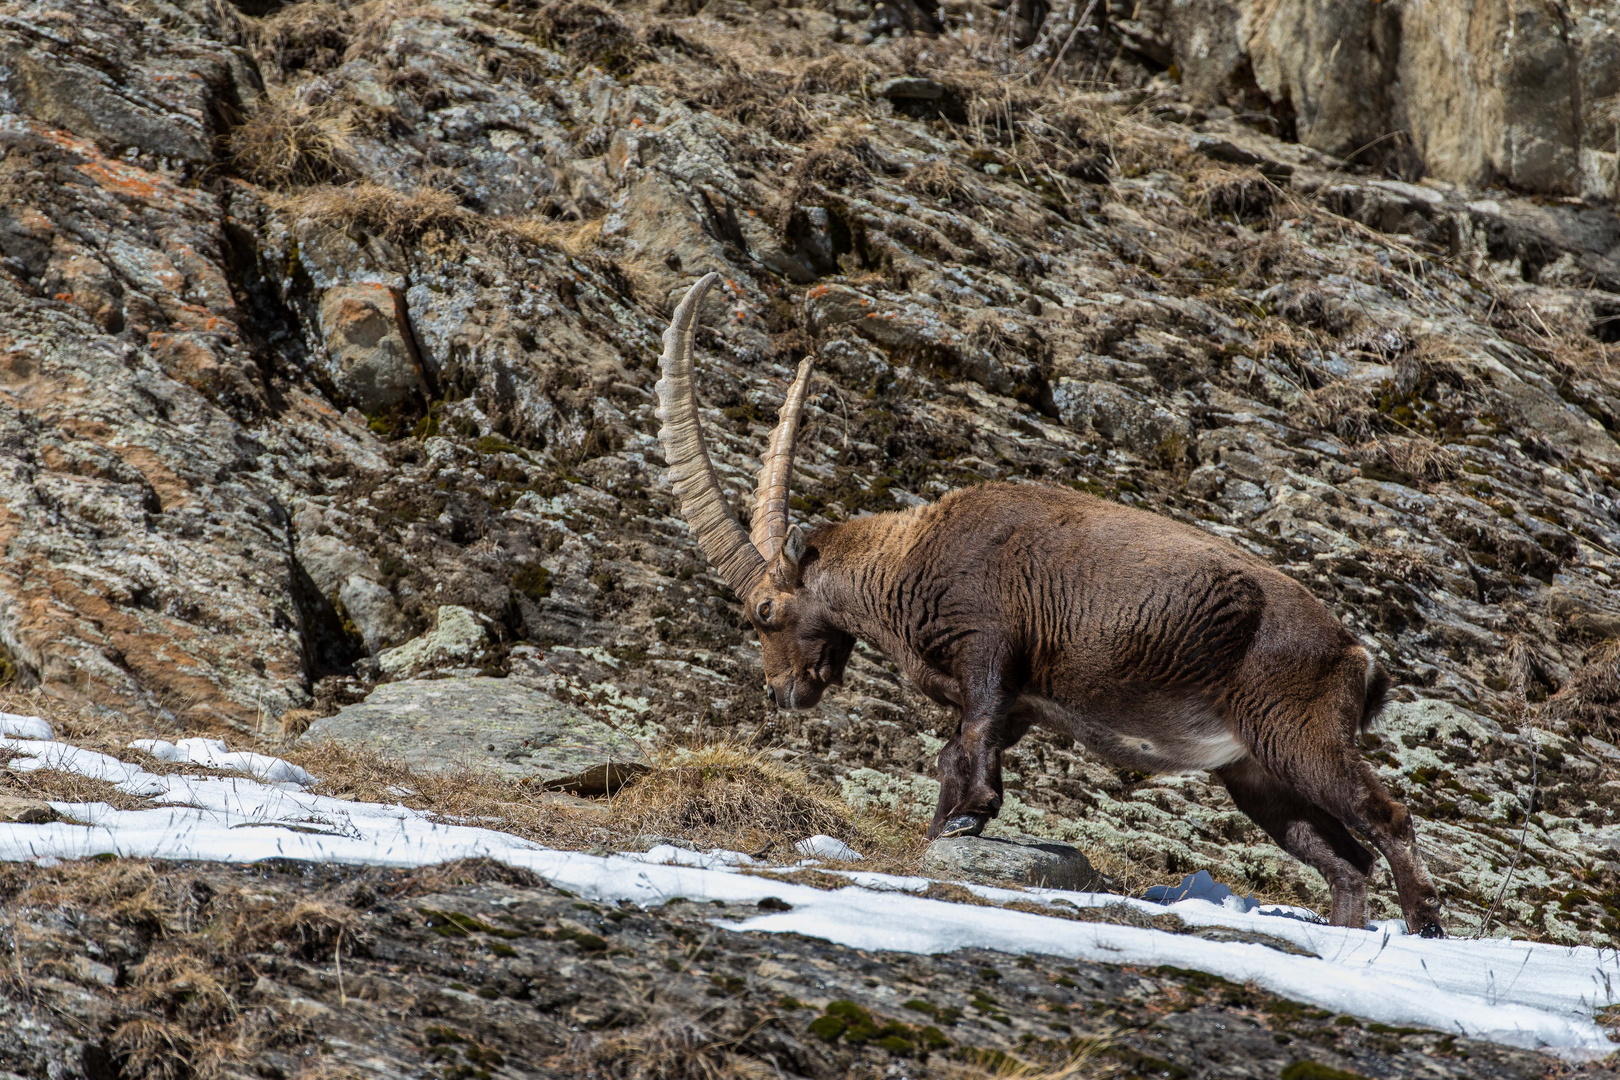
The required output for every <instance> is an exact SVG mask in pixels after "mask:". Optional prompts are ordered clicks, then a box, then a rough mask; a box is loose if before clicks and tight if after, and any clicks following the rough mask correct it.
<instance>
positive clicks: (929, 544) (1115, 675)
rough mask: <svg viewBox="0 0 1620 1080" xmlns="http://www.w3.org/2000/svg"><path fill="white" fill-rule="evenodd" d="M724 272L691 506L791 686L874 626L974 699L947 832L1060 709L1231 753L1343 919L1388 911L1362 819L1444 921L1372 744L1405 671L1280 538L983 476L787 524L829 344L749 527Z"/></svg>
mask: <svg viewBox="0 0 1620 1080" xmlns="http://www.w3.org/2000/svg"><path fill="white" fill-rule="evenodd" d="M715 280H717V276H716V275H713V274H711V275H708V276H707V277H705V278H703V279H702V280H701V281H699V282H698V283H697V284H696V285H694V286H693V287H692V289H691V291H690V292H689V293H688V294H687V296H686V299H685V300H683V301H682V303H681V304H680V306H679V307H678V308H677V309H676V311H675V316H674V319H673V321H672V322H671V324H670V328H669V331H668V332H667V333H666V334H665V335H664V357H663V373H664V377H663V379H661V380H660V381H659V383H658V393H659V414H660V416H661V418H662V420H663V424H664V426H663V428H662V430H661V431H660V433H659V434H660V437H661V438H662V439H663V442H664V449H665V455H666V458H667V461H668V465H669V471H670V476H671V479H672V481H673V483H674V487H675V491H676V494H677V495H678V497H679V498H680V500H681V510H682V513H683V514H684V515H685V517H686V520H687V522H688V523H689V524H690V525H691V527H692V530H693V532H694V534H695V535H696V537H697V540H698V543H699V544H700V546H701V547H702V548H703V550H704V552H705V554H707V556H708V557H709V559H710V560H711V561H712V562H713V563H714V565H715V567H716V568H717V569H718V570H719V571H720V573H721V574H722V576H724V577H725V579H726V580H727V582H728V583H729V584H730V585H731V587H732V588H733V589H734V590H735V591H736V593H737V595H738V596H740V597H742V599H743V602H744V604H745V607H746V612H747V616H748V619H749V621H750V622H751V623H752V624H753V625H754V627H755V629H757V630H758V631H759V637H760V645H761V647H762V650H763V654H764V666H765V678H766V684H767V685H766V694H767V696H768V697H769V698H770V699H771V700H772V701H773V702H775V703H776V704H778V705H781V706H783V707H785V708H790V709H791V708H809V707H810V706H813V705H815V704H816V703H817V702H818V701H820V700H821V695H822V693H823V692H824V691H825V690H826V688H827V686H828V685H830V684H834V683H837V682H839V681H840V679H841V678H842V675H843V671H844V666H845V664H846V663H847V662H848V660H849V655H850V651H851V649H852V648H853V647H854V644H855V642H856V640H862V641H866V642H868V643H870V644H871V645H873V646H874V647H876V648H878V649H880V650H882V651H883V652H884V653H885V654H886V655H888V656H889V657H890V658H891V659H893V660H895V661H896V662H898V663H899V664H901V665H902V666H903V667H904V668H905V670H906V673H907V674H908V675H909V676H910V678H911V679H912V680H913V681H914V682H915V683H916V684H917V686H918V687H919V688H921V690H922V692H923V693H925V694H927V695H928V696H929V697H930V698H932V699H933V700H935V701H937V702H939V703H941V704H944V705H949V706H952V707H954V708H956V709H958V710H960V713H961V720H960V722H959V724H958V726H957V730H956V733H955V735H954V736H953V737H952V738H951V740H950V742H948V743H947V744H946V746H945V748H944V749H943V750H942V751H941V752H940V757H939V775H940V796H939V805H938V808H937V810H936V811H935V814H934V820H933V824H932V826H931V827H930V829H929V835H930V836H950V835H963V834H977V833H978V832H979V831H980V830H982V829H983V828H984V825H985V823H986V822H987V821H988V820H989V819H990V818H992V817H995V816H996V814H997V813H998V812H999V811H1000V809H1001V801H1002V787H1001V754H1002V751H1004V750H1006V749H1007V748H1008V747H1010V746H1012V745H1013V744H1014V743H1016V742H1017V741H1018V740H1019V739H1020V738H1022V737H1023V736H1024V734H1025V733H1026V732H1027V731H1028V730H1029V728H1030V726H1031V725H1034V724H1040V725H1043V726H1046V727H1049V728H1053V729H1055V730H1058V731H1061V732H1063V733H1065V734H1067V735H1070V736H1072V737H1073V738H1075V739H1076V740H1078V741H1079V742H1081V743H1082V744H1083V745H1085V746H1086V747H1087V748H1088V749H1090V750H1091V751H1092V752H1093V753H1095V754H1097V755H1098V756H1100V757H1102V758H1103V759H1105V760H1107V761H1109V762H1112V763H1114V764H1116V765H1121V766H1125V767H1128V768H1132V769H1138V770H1140V771H1142V772H1186V771H1191V770H1197V769H1210V770H1213V771H1214V772H1215V774H1216V775H1217V776H1219V777H1220V778H1221V781H1222V783H1224V784H1225V785H1226V788H1227V790H1228V791H1229V792H1230V793H1231V795H1232V799H1233V801H1234V802H1236V803H1237V805H1238V808H1239V809H1241V810H1242V811H1243V812H1244V813H1245V814H1247V815H1248V816H1249V817H1250V818H1252V819H1253V820H1254V821H1255V823H1256V824H1258V825H1259V826H1260V827H1261V828H1262V829H1264V830H1265V831H1266V832H1267V833H1268V834H1270V835H1271V837H1272V838H1273V839H1275V840H1276V841H1277V843H1279V844H1281V845H1282V846H1283V847H1284V848H1285V849H1286V850H1288V851H1289V852H1291V853H1292V854H1294V855H1295V856H1296V857H1297V858H1299V859H1300V860H1301V861H1303V862H1305V863H1306V864H1308V865H1310V866H1313V867H1315V868H1316V869H1317V870H1319V871H1320V872H1321V874H1322V876H1323V877H1324V878H1326V879H1327V883H1328V888H1329V890H1330V892H1331V895H1332V916H1331V917H1332V921H1333V923H1334V924H1335V925H1339V926H1356V927H1359V926H1363V925H1365V923H1366V918H1367V877H1368V873H1369V872H1370V870H1371V869H1372V865H1373V856H1372V855H1371V854H1370V853H1369V852H1368V851H1367V849H1366V848H1364V847H1362V846H1361V844H1359V843H1358V842H1357V841H1356V840H1355V838H1354V837H1353V836H1352V835H1351V833H1350V830H1351V829H1355V830H1356V831H1358V832H1360V833H1362V834H1363V835H1364V836H1365V837H1367V838H1369V839H1370V840H1371V841H1372V842H1373V844H1374V845H1375V846H1376V847H1377V848H1378V850H1379V851H1380V852H1382V854H1383V855H1384V857H1385V858H1386V859H1387V860H1388V861H1389V865H1390V869H1391V870H1392V872H1393V874H1394V877H1395V888H1396V891H1397V893H1398V894H1399V897H1400V902H1401V907H1402V909H1403V911H1404V912H1405V915H1406V922H1407V925H1408V926H1409V927H1411V928H1412V929H1413V930H1414V931H1416V932H1419V933H1422V934H1423V935H1425V936H1438V935H1439V934H1440V933H1441V929H1440V921H1439V912H1440V900H1439V894H1438V893H1437V892H1436V891H1435V888H1434V885H1433V883H1432V882H1431V881H1430V879H1429V875H1428V872H1427V871H1426V870H1425V869H1424V866H1423V862H1422V859H1421V858H1420V856H1419V855H1418V850H1417V836H1416V833H1415V831H1414V829H1413V826H1412V819H1411V816H1410V815H1409V814H1408V813H1407V811H1406V808H1405V807H1404V806H1402V805H1401V804H1400V803H1398V802H1396V801H1395V800H1394V799H1392V798H1390V796H1389V794H1388V792H1386V791H1385V790H1384V787H1383V785H1382V784H1380V783H1379V781H1378V778H1377V777H1376V776H1375V775H1374V774H1373V772H1372V770H1371V769H1370V768H1369V767H1368V766H1367V764H1366V763H1365V762H1364V761H1363V760H1362V759H1361V756H1360V754H1359V753H1358V752H1357V749H1356V735H1357V732H1358V731H1359V730H1360V729H1362V728H1363V727H1364V726H1365V725H1366V724H1367V722H1368V721H1369V720H1370V719H1371V717H1372V716H1373V714H1374V713H1375V712H1376V711H1377V710H1378V708H1379V706H1380V705H1381V704H1382V701H1383V697H1384V693H1385V691H1386V690H1387V689H1388V687H1389V678H1388V676H1387V675H1386V674H1385V673H1384V671H1383V669H1382V668H1380V667H1379V666H1378V664H1377V663H1376V662H1375V661H1374V660H1373V658H1372V656H1371V655H1370V654H1369V653H1368V652H1367V650H1366V649H1365V648H1363V647H1362V646H1361V645H1360V644H1359V643H1358V642H1357V641H1356V640H1355V639H1354V638H1353V637H1351V635H1350V634H1349V633H1348V632H1346V631H1345V629H1344V628H1343V627H1342V626H1340V625H1339V623H1338V622H1337V620H1335V619H1334V618H1333V616H1332V615H1331V614H1330V613H1329V612H1328V611H1327V609H1326V608H1324V607H1323V606H1322V604H1321V603H1320V602H1318V601H1317V600H1316V598H1315V597H1313V596H1311V594H1310V593H1309V592H1308V591H1307V590H1306V589H1305V588H1304V587H1303V586H1301V585H1300V584H1299V583H1298V582H1296V581H1294V580H1293V579H1291V578H1289V577H1287V576H1286V575H1284V574H1282V573H1280V572H1278V571H1277V570H1275V569H1273V568H1272V567H1271V566H1269V565H1267V564H1266V563H1265V562H1263V561H1261V560H1260V559H1257V558H1255V557H1254V556H1252V555H1249V554H1248V553H1246V552H1244V551H1242V550H1240V549H1239V548H1237V547H1235V546H1234V545H1232V544H1230V543H1228V542H1226V541H1224V540H1221V539H1218V538H1216V537H1213V536H1210V535H1209V534H1207V533H1204V532H1202V531H1200V530H1198V529H1196V528H1193V527H1191V526H1188V525H1183V524H1181V523H1179V522H1176V521H1171V520H1169V519H1166V518H1163V517H1159V516H1157V515H1154V514H1150V513H1146V512H1144V511H1141V510H1134V509H1131V508H1129V507H1125V506H1120V505H1118V504H1116V503H1110V502H1106V501H1104V500H1101V499H1096V498H1093V497H1091V496H1089V495H1082V494H1079V493H1077V492H1074V491H1070V490H1069V489H1067V488H1062V487H1054V486H1048V485H1035V484H986V485H983V486H980V487H974V488H968V489H965V490H962V491H956V492H952V493H951V494H949V495H947V496H945V497H944V498H943V499H941V500H940V501H939V502H938V503H935V504H934V505H931V506H925V507H918V508H916V509H913V510H908V511H904V512H901V513H892V514H878V515H874V516H871V517H864V518H857V519H855V520H853V521H847V522H842V523H840V524H837V525H829V526H824V527H822V528H819V529H816V530H814V531H813V532H811V533H809V534H808V535H806V534H804V533H802V532H801V531H800V530H799V529H798V528H797V527H789V525H788V522H787V484H788V478H789V476H790V474H791V471H792V459H793V443H794V438H795V436H796V434H797V430H798V421H799V415H800V413H801V411H802V408H803V403H804V396H805V392H806V390H807V388H808V385H809V379H810V369H811V363H812V362H811V360H809V359H807V360H805V361H804V362H803V363H802V364H801V365H800V367H799V372H798V377H797V378H796V379H795V380H794V382H793V384H792V386H791V387H790V388H789V390H788V394H787V401H786V403H785V404H784V405H783V408H782V411H781V414H780V419H779V421H778V423H777V427H776V430H775V432H774V433H773V434H772V435H771V441H770V445H769V447H768V449H767V451H766V454H765V458H764V464H763V467H762V468H761V471H760V480H759V488H758V492H757V494H756V497H755V506H754V515H753V522H752V533H751V535H750V533H748V532H745V531H744V530H743V528H742V526H741V525H739V524H738V523H737V520H736V519H735V518H734V517H733V516H732V514H731V511H730V509H729V508H728V507H727V506H726V502H725V499H724V496H723V495H722V493H721V491H720V487H719V483H718V481H717V479H716V477H715V475H714V471H713V468H712V467H711V465H710V463H709V458H708V452H707V450H706V449H705V447H704V445H703V439H702V433H701V431H700V429H699V426H698V416H697V401H696V398H695V396H694V394H693V389H692V354H691V336H692V326H693V322H694V320H695V318H696V312H697V308H698V305H699V304H700V303H701V302H702V299H703V296H704V294H705V293H706V292H707V291H708V289H709V287H710V286H711V285H712V284H713V282H714V281H715Z"/></svg>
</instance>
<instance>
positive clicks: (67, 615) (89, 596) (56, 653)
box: [0, 522, 256, 727]
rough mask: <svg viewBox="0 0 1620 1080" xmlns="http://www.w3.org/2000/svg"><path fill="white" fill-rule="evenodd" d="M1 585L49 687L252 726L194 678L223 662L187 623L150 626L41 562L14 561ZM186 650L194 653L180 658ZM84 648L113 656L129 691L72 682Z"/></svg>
mask: <svg viewBox="0 0 1620 1080" xmlns="http://www.w3.org/2000/svg"><path fill="white" fill-rule="evenodd" d="M8 525H9V522H4V523H0V538H4V539H7V540H9V539H10V537H9V536H8V535H7V534H8V533H13V532H14V531H15V529H14V527H12V528H8V527H7V526H8ZM0 580H6V581H7V584H8V586H9V588H8V591H9V592H10V593H11V594H12V595H14V596H16V597H18V599H19V600H20V603H19V604H18V608H19V609H20V615H21V618H20V619H19V620H18V627H17V632H16V635H17V638H18V639H19V640H18V643H19V644H20V645H21V647H22V648H21V651H22V653H23V654H24V655H25V656H27V657H29V659H30V660H31V661H32V662H34V663H36V664H37V666H38V667H39V668H40V670H41V671H42V673H45V674H46V675H47V678H48V681H51V682H55V683H57V684H59V685H61V684H66V685H71V686H73V687H74V694H75V696H77V697H80V698H82V699H83V700H86V701H91V702H94V703H96V704H101V705H115V706H118V707H122V708H135V709H143V707H144V705H145V702H143V701H142V700H141V699H140V698H139V697H137V696H136V694H135V693H134V692H133V691H134V689H135V687H139V688H140V689H142V690H145V691H147V692H149V693H151V694H152V695H154V696H155V697H156V699H157V700H158V701H161V702H163V703H164V704H165V706H166V707H167V708H169V709H170V711H172V712H174V713H176V714H179V715H182V716H185V717H187V718H189V719H191V720H193V721H194V722H196V723H199V724H203V725H206V726H213V727H225V726H232V725H252V724H253V723H254V721H255V720H256V715H255V712H254V710H253V709H251V708H247V707H244V706H242V705H239V704H237V703H236V702H234V701H232V700H230V698H229V697H228V696H226V694H225V693H224V691H223V688H222V687H221V686H220V685H219V684H218V683H217V682H215V681H214V680H213V679H209V678H206V677H204V676H202V675H200V674H196V673H195V672H198V671H202V670H208V669H214V670H217V669H218V668H219V667H220V666H221V665H220V664H219V663H218V660H219V659H220V657H217V656H212V655H208V654H210V653H211V652H212V651H213V650H211V649H208V648H207V647H206V646H207V642H206V641H204V640H203V639H202V638H201V635H200V634H199V632H198V630H197V628H196V627H194V626H192V625H190V624H189V623H185V622H182V621H181V620H179V619H174V618H169V617H166V616H161V615H148V616H147V619H148V620H149V621H150V622H152V623H153V625H145V624H143V622H142V620H141V619H140V618H137V617H136V615H134V614H133V613H131V612H129V611H126V610H124V609H122V608H120V607H118V606H117V605H115V604H114V603H112V602H111V601H110V600H108V599H107V598H106V597H104V596H101V595H98V594H96V593H94V592H91V591H90V590H88V589H86V588H84V587H82V586H81V585H80V584H79V583H77V582H76V581H74V580H73V579H72V578H71V577H69V576H68V575H67V574H66V573H64V572H63V571H62V570H60V569H58V568H57V567H55V566H52V565H50V563H48V562H46V561H45V560H44V559H42V558H38V557H32V558H29V557H25V558H23V559H20V560H16V561H13V562H12V563H10V564H9V565H8V566H7V567H6V568H5V569H4V570H3V571H0ZM181 643H185V644H186V645H187V646H190V647H191V648H192V652H187V651H183V650H182V649H181V647H180V646H181ZM84 646H88V647H89V648H90V649H92V650H95V651H98V652H101V653H103V655H110V656H116V657H117V658H118V666H119V667H121V668H122V669H123V670H124V671H125V672H126V673H127V674H128V675H129V677H130V680H131V685H130V686H129V688H128V690H125V689H123V688H120V687H119V686H117V685H114V684H112V683H111V682H109V681H108V680H107V679H105V678H98V677H94V676H90V677H85V678H74V677H73V676H72V674H70V673H71V672H75V671H78V672H79V673H80V674H81V675H82V674H85V673H84V672H83V671H82V666H81V663H80V654H81V653H82V651H83V647H84ZM52 675H54V676H55V677H51V676H52Z"/></svg>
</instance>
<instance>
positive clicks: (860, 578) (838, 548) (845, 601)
mask: <svg viewBox="0 0 1620 1080" xmlns="http://www.w3.org/2000/svg"><path fill="white" fill-rule="evenodd" d="M916 527H917V516H916V515H915V514H914V513H910V512H900V513H890V514H874V515H873V516H871V517H864V518H856V519H855V520H853V521H845V522H840V523H839V524H837V525H827V526H823V527H822V528H819V529H817V530H815V532H813V533H811V534H810V536H809V537H808V540H809V543H810V546H812V547H814V548H815V549H816V551H817V556H816V558H815V560H814V561H813V562H811V563H810V564H809V565H808V566H806V567H805V574H804V588H805V589H806V590H807V591H808V592H809V593H810V595H811V596H812V597H814V598H815V599H817V600H819V601H820V602H821V603H822V604H823V605H825V607H826V609H827V611H828V613H829V614H830V615H831V616H832V619H833V621H834V623H835V624H836V625H837V626H838V628H839V629H840V630H842V631H844V633H846V634H849V635H851V636H853V637H856V638H859V639H861V640H863V641H866V642H868V643H870V644H872V645H875V646H876V647H877V648H879V649H881V650H882V651H884V652H885V653H890V654H891V655H892V654H893V650H894V648H895V647H896V645H897V642H896V641H895V640H893V639H894V637H895V630H894V627H895V624H896V612H895V611H894V595H893V594H894V590H893V585H894V583H895V580H896V579H897V577H898V572H899V568H900V566H901V563H902V561H903V559H904V556H905V553H906V552H907V551H908V550H909V549H910V547H911V544H912V539H913V535H914V533H915V530H916Z"/></svg>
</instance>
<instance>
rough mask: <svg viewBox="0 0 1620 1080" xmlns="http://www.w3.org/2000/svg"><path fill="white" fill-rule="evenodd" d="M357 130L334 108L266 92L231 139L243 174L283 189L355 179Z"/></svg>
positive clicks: (234, 159)
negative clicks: (353, 141) (352, 138)
mask: <svg viewBox="0 0 1620 1080" xmlns="http://www.w3.org/2000/svg"><path fill="white" fill-rule="evenodd" d="M353 132H354V124H353V122H352V121H351V120H349V119H348V118H347V117H345V116H341V115H338V114H335V113H333V112H332V111H331V110H330V109H327V108H319V109H317V108H312V107H310V106H309V105H307V104H305V103H304V102H302V101H298V100H296V99H293V100H288V101H285V102H283V101H277V100H276V99H275V98H273V97H266V98H264V99H263V100H261V101H260V102H259V108H258V111H257V112H255V113H254V115H253V116H252V117H250V118H249V119H248V120H247V121H246V122H244V123H243V124H241V125H239V126H238V127H236V128H235V129H234V130H233V131H232V132H231V133H230V135H229V136H228V138H227V140H226V141H227V146H228V149H229V152H230V155H231V162H232V164H233V165H234V166H235V168H236V171H237V173H238V174H239V175H241V176H242V177H244V178H246V179H248V180H251V181H253V182H254V183H256V184H261V185H263V186H264V187H268V188H275V189H277V190H283V189H287V188H295V187H307V186H309V185H311V184H332V183H343V182H346V181H349V180H352V179H354V178H355V177H356V175H357V173H356V170H355V168H354V166H353V164H352V160H353V147H352V146H351V144H350V141H349V140H350V136H351V135H352V134H353Z"/></svg>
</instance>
